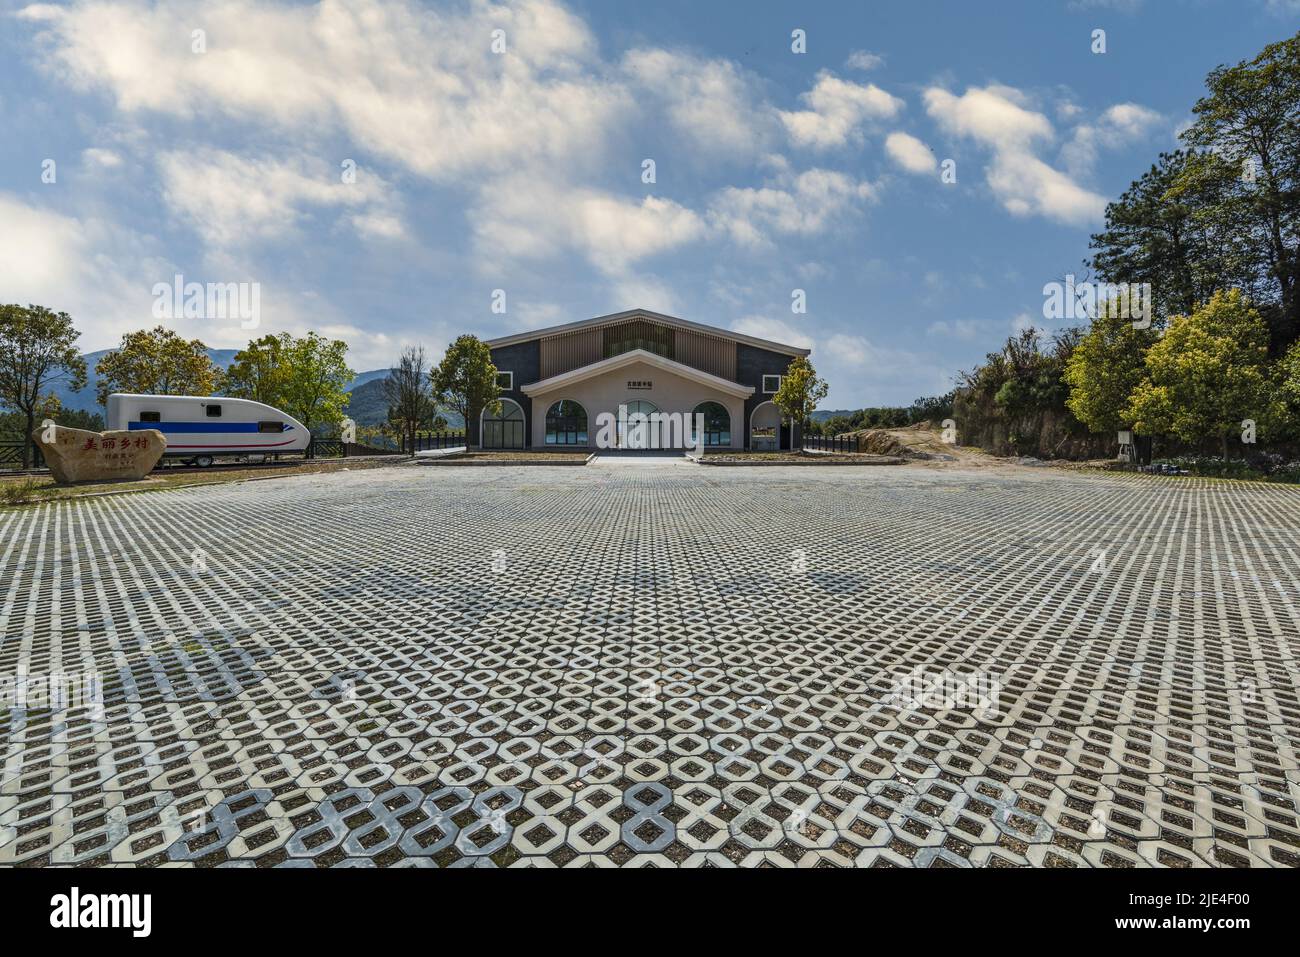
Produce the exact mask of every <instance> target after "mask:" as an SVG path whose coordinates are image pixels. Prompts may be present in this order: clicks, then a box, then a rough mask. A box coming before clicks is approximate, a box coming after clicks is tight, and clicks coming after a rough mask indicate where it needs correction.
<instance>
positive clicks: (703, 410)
mask: <svg viewBox="0 0 1300 957" xmlns="http://www.w3.org/2000/svg"><path fill="white" fill-rule="evenodd" d="M695 414H697V415H703V416H704V444H705V445H720V446H725V447H728V448H729V447H730V446H731V415H730V414H729V413H728V412H727V408H726V406H724V405H723V404H722V403H721V402H701V403H700V404H699V405H697V406H696V407H695Z"/></svg>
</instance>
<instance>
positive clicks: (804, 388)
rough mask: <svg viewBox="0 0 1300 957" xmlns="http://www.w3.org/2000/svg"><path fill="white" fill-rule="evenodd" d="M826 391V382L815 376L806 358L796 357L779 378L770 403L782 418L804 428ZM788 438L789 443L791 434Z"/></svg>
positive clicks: (792, 437)
mask: <svg viewBox="0 0 1300 957" xmlns="http://www.w3.org/2000/svg"><path fill="white" fill-rule="evenodd" d="M828 391H830V387H829V386H827V384H826V380H825V379H822V378H820V377H819V376H818V375H817V370H816V369H814V368H813V364H812V363H811V362H810V361H808V357H807V356H797V357H795V358H794V359H793V360H791V362H790V366H789V368H788V369H786V371H785V375H783V376H782V377H781V388H780V389H778V390H777V392H776V395H774V396H772V402H773V403H775V405H776V407H777V408H778V409H780V410H781V415H782V416H783V417H784V418H787V419H789V420H790V422H791V423H798V425H799V426H800V428H804V427H806V426H807V424H808V420H809V419H810V418H812V414H813V413H814V412H816V411H817V404H818V403H819V402H821V401H822V399H824V398H826V393H827V392H828ZM790 438H791V441H793V440H794V435H793V433H792V434H791V436H790Z"/></svg>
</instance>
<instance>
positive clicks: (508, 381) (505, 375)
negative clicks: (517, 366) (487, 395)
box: [497, 372, 515, 392]
mask: <svg viewBox="0 0 1300 957" xmlns="http://www.w3.org/2000/svg"><path fill="white" fill-rule="evenodd" d="M497 385H498V386H499V387H500V388H501V391H502V392H511V391H513V390H514V387H515V374H514V373H513V372H498V373H497Z"/></svg>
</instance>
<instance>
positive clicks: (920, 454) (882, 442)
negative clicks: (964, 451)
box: [845, 422, 958, 461]
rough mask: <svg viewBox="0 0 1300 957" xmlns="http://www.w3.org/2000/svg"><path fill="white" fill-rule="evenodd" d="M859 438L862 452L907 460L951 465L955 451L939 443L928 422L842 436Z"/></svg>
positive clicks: (940, 440)
mask: <svg viewBox="0 0 1300 957" xmlns="http://www.w3.org/2000/svg"><path fill="white" fill-rule="evenodd" d="M845 434H846V435H848V436H856V437H858V441H859V442H860V443H861V445H862V451H864V452H873V453H875V454H876V455H899V456H902V457H903V458H909V459H940V460H946V461H951V460H952V459H954V458H956V457H957V456H956V455H955V454H954V453H956V452H957V451H958V450H957V448H956V447H955V446H952V445H949V444H947V443H946V442H944V441H943V439H942V437H941V436H942V433H941V432H940V431H938V430H936V429H934V428H932V427H931V426H930V423H928V422H918V423H917V424H916V425H912V426H908V427H907V428H904V429H862V430H861V431H858V432H848V433H845Z"/></svg>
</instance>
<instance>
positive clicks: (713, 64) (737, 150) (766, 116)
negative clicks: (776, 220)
mask: <svg viewBox="0 0 1300 957" xmlns="http://www.w3.org/2000/svg"><path fill="white" fill-rule="evenodd" d="M622 65H623V69H624V71H625V72H626V73H627V74H628V75H629V76H630V77H631V78H632V80H633V81H634V82H635V84H636V85H637V86H638V87H639V88H641V89H643V90H645V91H646V93H647V94H648V95H649V97H651V98H653V99H655V100H657V101H658V102H659V103H661V104H662V105H663V108H664V110H665V112H666V114H667V118H668V121H669V124H670V125H671V127H672V128H673V129H674V130H676V131H677V132H678V133H679V134H681V135H682V136H683V137H684V138H685V139H686V141H687V143H688V144H689V145H690V146H691V147H692V148H693V149H694V150H696V151H702V152H705V153H708V154H710V155H714V156H734V155H737V154H739V155H742V156H747V155H751V154H753V153H755V152H758V151H760V150H761V149H762V148H763V147H764V145H765V144H766V143H767V142H768V140H769V139H770V138H771V133H772V127H773V123H774V120H775V114H774V111H773V110H772V109H771V108H770V107H769V106H767V105H766V104H763V103H761V102H760V100H759V97H758V96H757V94H756V93H755V91H754V90H753V89H752V84H751V82H750V80H749V79H747V78H746V77H745V76H744V75H743V74H742V72H741V71H740V69H739V68H738V67H737V66H736V65H735V64H734V63H731V62H730V61H728V60H717V59H715V60H706V59H702V58H700V57H695V56H690V55H688V54H683V53H673V52H670V51H668V50H659V49H647V48H640V49H636V50H631V51H629V52H628V53H627V54H626V55H624V57H623V64H622Z"/></svg>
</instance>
